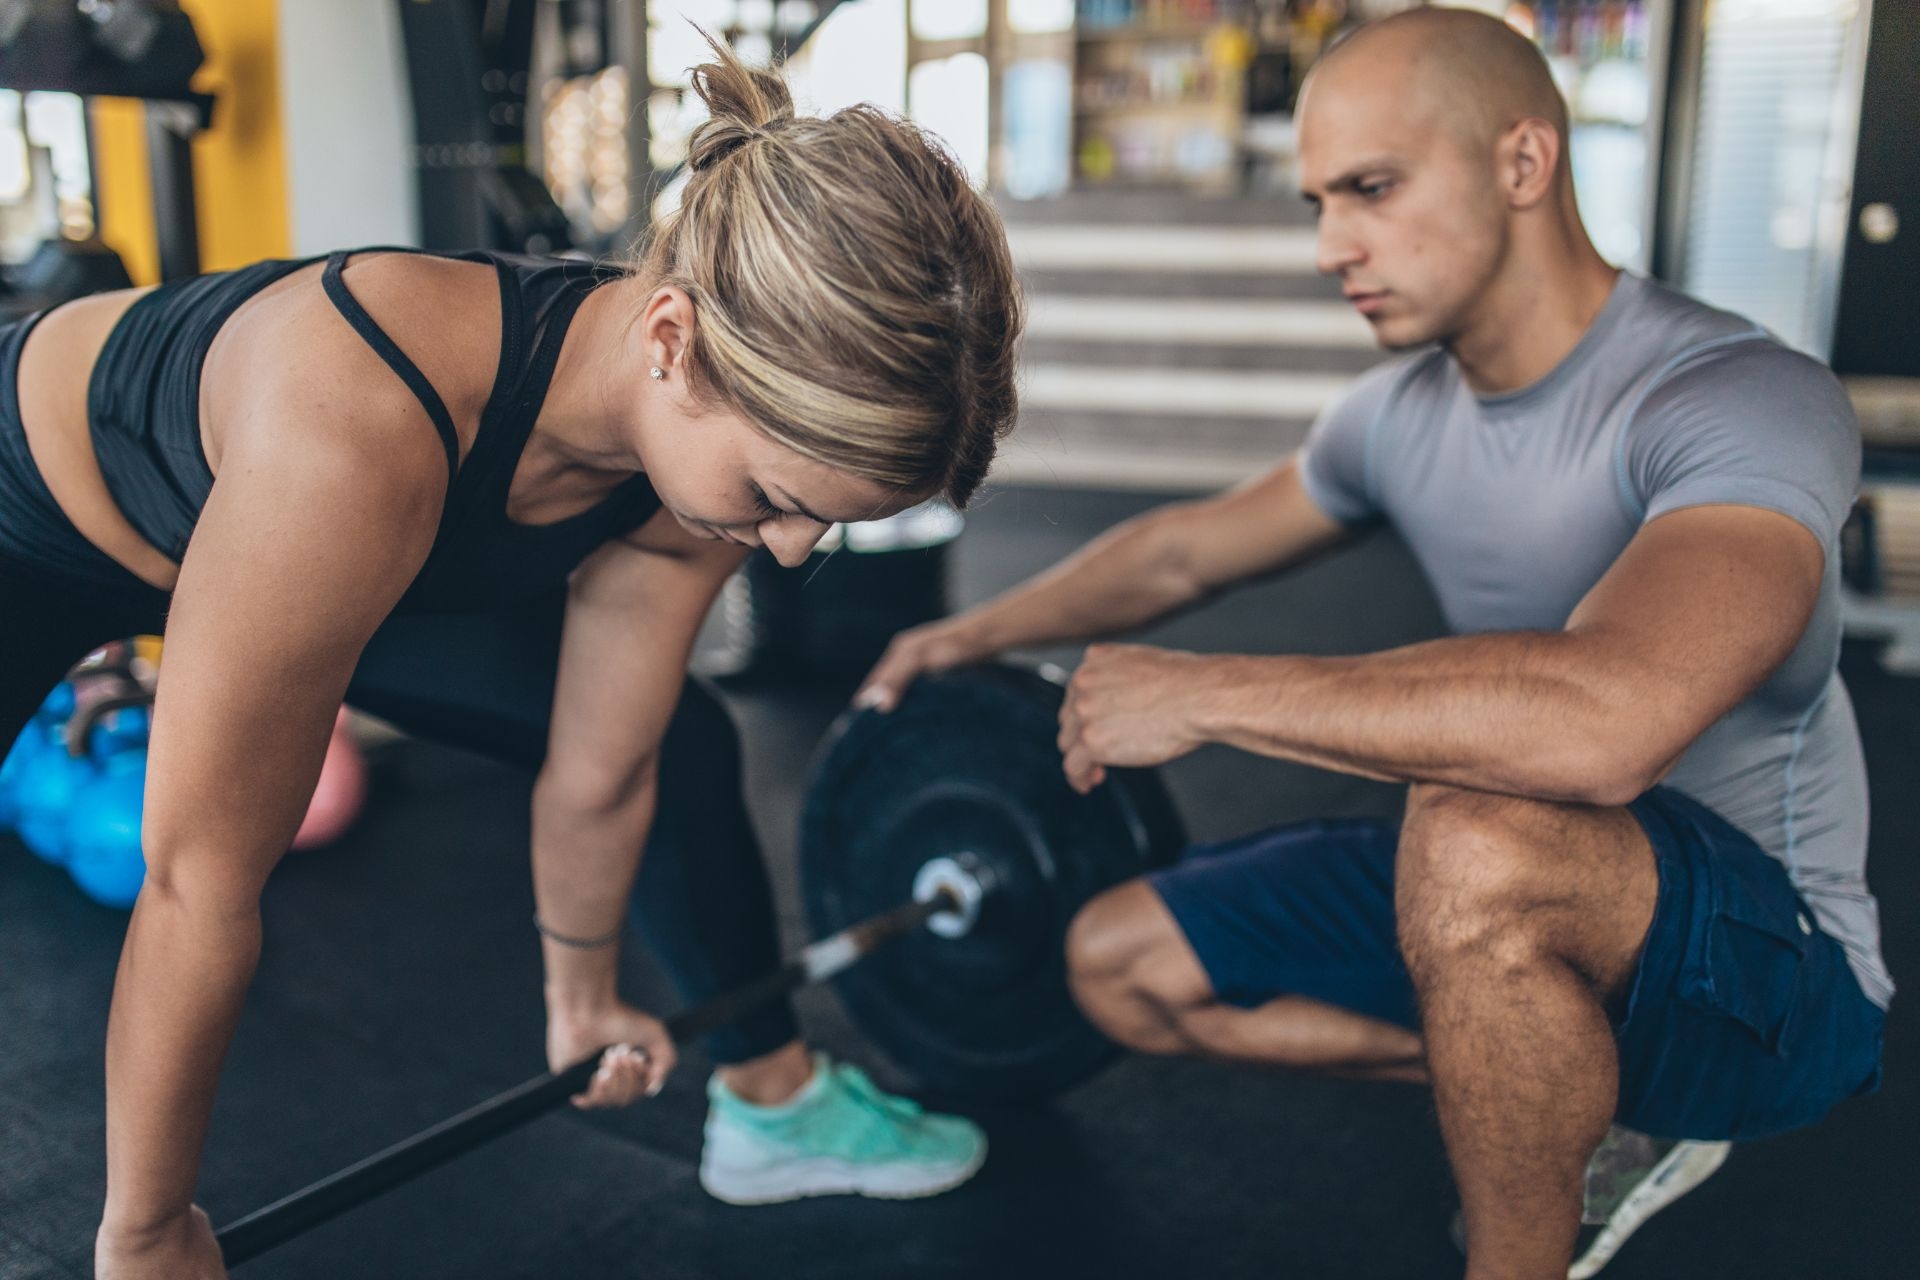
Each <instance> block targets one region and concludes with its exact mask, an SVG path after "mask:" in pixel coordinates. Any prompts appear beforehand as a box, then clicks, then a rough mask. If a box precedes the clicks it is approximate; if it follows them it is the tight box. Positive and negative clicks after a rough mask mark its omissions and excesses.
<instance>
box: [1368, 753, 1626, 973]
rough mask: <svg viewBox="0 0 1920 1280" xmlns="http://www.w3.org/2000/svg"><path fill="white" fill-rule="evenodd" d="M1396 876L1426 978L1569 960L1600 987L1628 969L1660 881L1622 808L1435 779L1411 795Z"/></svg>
mask: <svg viewBox="0 0 1920 1280" xmlns="http://www.w3.org/2000/svg"><path fill="white" fill-rule="evenodd" d="M1395 881H1396V884H1395V898H1396V902H1395V913H1396V915H1397V917H1398V921H1399V929H1400V943H1401V950H1402V952H1403V953H1404V955H1405V957H1406V960H1407V964H1408V968H1409V969H1410V970H1411V971H1412V973H1413V975H1414V978H1415V981H1416V983H1420V982H1423V981H1425V980H1428V979H1430V978H1432V977H1433V976H1435V975H1436V974H1437V973H1438V972H1439V971H1441V970H1442V969H1444V968H1447V967H1450V966H1451V965H1453V964H1454V962H1456V961H1458V962H1461V963H1472V964H1474V965H1476V966H1484V965H1487V964H1492V965H1494V966H1495V967H1496V968H1505V969H1515V970H1518V969H1525V968H1530V967H1534V966H1537V965H1540V964H1543V963H1545V964H1560V963H1571V964H1572V965H1573V966H1574V967H1575V968H1576V969H1578V970H1579V971H1581V972H1582V973H1583V974H1584V975H1586V976H1587V977H1588V978H1589V980H1590V981H1591V982H1592V983H1593V984H1594V985H1595V986H1596V987H1597V988H1599V989H1601V990H1602V991H1605V990H1607V989H1609V988H1611V987H1613V986H1615V985H1617V984H1618V983H1619V982H1620V981H1621V980H1622V979H1623V977H1624V976H1626V975H1627V974H1628V973H1630V971H1631V966H1632V963H1633V961H1634V959H1635V958H1636V957H1637V955H1638V950H1639V943H1640V939H1641V938H1642V937H1644V935H1645V932H1646V928H1647V925H1648V923H1649V921H1650V919H1651V916H1652V911H1653V900H1654V897H1655V896H1656V895H1657V893H1658V887H1659V885H1658V877H1657V874H1656V873H1655V871H1654V868H1653V860H1652V851H1651V849H1650V848H1649V847H1648V846H1647V844H1646V839H1645V836H1644V835H1642V834H1641V832H1640V830H1639V826H1638V824H1637V823H1636V822H1635V821H1634V819H1633V818H1632V817H1631V816H1630V815H1629V814H1627V813H1626V812H1625V811H1624V810H1610V809H1594V808H1591V807H1588V806H1575V805H1559V804H1554V803H1551V802H1547V801H1534V800H1526V799H1521V798H1517V797H1512V796H1498V795H1491V794H1486V793H1481V792H1472V791H1462V790H1458V789H1454V788H1449V787H1433V786H1426V787H1416V788H1414V789H1413V791H1412V792H1411V793H1410V795H1409V797H1408V806H1407V820H1406V823H1405V825H1404V826H1403V828H1402V834H1401V841H1400V850H1399V856H1398V860H1397V864H1396V871H1395Z"/></svg>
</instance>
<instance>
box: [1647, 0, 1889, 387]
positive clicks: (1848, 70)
mask: <svg viewBox="0 0 1920 1280" xmlns="http://www.w3.org/2000/svg"><path fill="white" fill-rule="evenodd" d="M1858 5H1859V7H1858V8H1857V9H1856V10H1855V11H1854V16H1853V19H1852V24H1851V27H1850V29H1849V31H1848V33H1847V48H1846V52H1845V53H1844V54H1843V55H1842V66H1841V72H1840V82H1839V101H1838V103H1837V104H1836V106H1835V108H1834V112H1835V114H1834V117H1833V120H1832V129H1833V133H1832V135H1831V136H1832V137H1833V138H1834V140H1835V146H1834V147H1833V148H1832V152H1833V155H1832V158H1830V162H1829V168H1828V170H1827V173H1826V175H1825V176H1826V180H1827V181H1829V182H1839V183H1841V184H1842V185H1844V186H1846V187H1847V188H1848V189H1851V187H1852V185H1853V168H1854V162H1855V157H1856V155H1857V153H1858V150H1859V133H1860V103H1861V95H1862V93H1863V91H1864V86H1865V84H1866V74H1867V47H1868V41H1869V36H1870V34H1871V31H1872V26H1873V0H1858ZM1708 7H1709V5H1708V3H1707V0H1680V3H1678V4H1677V5H1676V8H1677V10H1678V12H1677V13H1676V14H1675V18H1674V21H1673V23H1672V24H1670V28H1669V33H1670V37H1671V40H1672V46H1671V47H1672V49H1673V57H1672V59H1671V62H1670V64H1669V67H1668V69H1667V74H1666V76H1665V79H1666V85H1667V94H1666V98H1667V103H1668V108H1667V111H1666V113H1665V123H1664V128H1663V130H1662V134H1663V136H1662V140H1661V147H1660V181H1659V195H1658V197H1657V201H1658V203H1657V210H1658V212H1657V215H1656V227H1657V230H1656V234H1655V240H1654V245H1653V253H1652V255H1651V256H1650V257H1649V259H1648V261H1649V263H1650V264H1651V271H1652V274H1653V275H1655V276H1656V277H1658V278H1660V279H1662V280H1666V281H1669V282H1671V283H1673V284H1675V285H1678V284H1680V283H1681V282H1682V281H1683V280H1684V279H1685V277H1686V271H1687V220H1688V218H1689V216H1690V215H1691V214H1692V211H1693V210H1692V205H1693V176H1694V171H1695V167H1696V162H1697V160H1698V156H1697V155H1696V151H1697V147H1696V145H1695V139H1696V138H1697V136H1698V133H1699V124H1700V91H1701V87H1702V81H1703V79H1704V78H1705V60H1706V43H1707V30H1706V11H1707V9H1708ZM1846 217H1847V214H1846V213H1844V212H1843V214H1842V216H1841V219H1840V223H1841V225H1840V226H1839V227H1838V232H1839V235H1840V240H1839V242H1838V243H1837V244H1829V243H1827V242H1826V237H1825V236H1823V237H1822V239H1821V242H1820V243H1819V246H1818V249H1817V253H1816V260H1815V266H1814V286H1813V287H1814V290H1815V297H1814V300H1813V306H1814V315H1815V323H1814V329H1815V335H1816V337H1818V339H1819V344H1820V349H1821V354H1822V358H1826V357H1827V356H1830V355H1831V354H1832V351H1833V337H1834V332H1835V329H1836V327H1837V325H1838V321H1839V313H1840V277H1841V272H1842V270H1843V269H1844V268H1845V265H1846V235H1847V232H1848V227H1847V226H1846Z"/></svg>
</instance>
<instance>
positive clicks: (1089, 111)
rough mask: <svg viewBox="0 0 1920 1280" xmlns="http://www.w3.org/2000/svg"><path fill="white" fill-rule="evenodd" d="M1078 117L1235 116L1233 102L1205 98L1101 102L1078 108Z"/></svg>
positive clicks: (1236, 111) (1086, 104) (1235, 110)
mask: <svg viewBox="0 0 1920 1280" xmlns="http://www.w3.org/2000/svg"><path fill="white" fill-rule="evenodd" d="M1073 113H1074V114H1075V115H1077V116H1220V115H1234V114H1237V113H1238V108H1237V107H1236V105H1235V104H1234V103H1233V102H1230V101H1229V102H1224V103H1223V102H1219V101H1217V100H1215V99H1211V98H1203V99H1200V100H1198V101H1194V102H1100V103H1085V104H1082V105H1079V106H1076V107H1075V108H1074V109H1073Z"/></svg>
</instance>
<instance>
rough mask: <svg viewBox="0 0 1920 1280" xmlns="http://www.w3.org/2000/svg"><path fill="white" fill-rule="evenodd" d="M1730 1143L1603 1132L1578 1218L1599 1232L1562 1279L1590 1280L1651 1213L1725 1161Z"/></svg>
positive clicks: (1623, 1131) (1617, 1130) (1613, 1130)
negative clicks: (1673, 1139) (1603, 1137)
mask: <svg viewBox="0 0 1920 1280" xmlns="http://www.w3.org/2000/svg"><path fill="white" fill-rule="evenodd" d="M1732 1150H1733V1144H1732V1143H1731V1142H1694V1141H1690V1140H1682V1141H1678V1142H1675V1141H1672V1140H1670V1139H1665V1138H1649V1137H1648V1136H1647V1135H1646V1134H1644V1133H1635V1132H1634V1131H1633V1130H1631V1129H1622V1128H1621V1127H1620V1126H1619V1125H1615V1126H1614V1127H1613V1128H1611V1129H1609V1130H1607V1136H1606V1139H1605V1140H1604V1141H1602V1142H1601V1144H1600V1147H1599V1149H1598V1150H1597V1151H1595V1152H1594V1153H1593V1159H1591V1160H1589V1161H1587V1199H1586V1213H1585V1214H1584V1216H1583V1217H1582V1219H1581V1220H1582V1221H1583V1222H1585V1223H1586V1224H1587V1225H1588V1226H1595V1227H1599V1228H1600V1233H1599V1234H1598V1235H1596V1236H1594V1238H1593V1239H1592V1241H1590V1242H1589V1243H1588V1245H1587V1247H1586V1249H1585V1250H1584V1251H1583V1252H1582V1253H1581V1254H1580V1256H1579V1257H1578V1258H1576V1259H1575V1260H1574V1263H1573V1266H1572V1268H1571V1269H1570V1270H1568V1272H1567V1280H1592V1277H1594V1276H1597V1275H1599V1274H1600V1268H1602V1267H1604V1266H1606V1265H1607V1263H1608V1262H1610V1261H1612V1259H1613V1255H1614V1254H1616V1253H1618V1252H1619V1251H1620V1246H1621V1245H1623V1244H1625V1243H1626V1242H1627V1237H1628V1236H1631V1235H1632V1234H1633V1233H1634V1232H1636V1231H1638V1230H1639V1229H1640V1227H1641V1224H1642V1223H1644V1222H1646V1220H1647V1219H1648V1218H1651V1217H1652V1216H1653V1215H1654V1214H1656V1213H1658V1212H1660V1210H1662V1209H1664V1208H1666V1207H1667V1206H1668V1205H1670V1204H1672V1203H1673V1202H1674V1201H1675V1200H1678V1199H1679V1198H1680V1197H1681V1196H1683V1195H1685V1194H1687V1192H1689V1191H1691V1190H1693V1189H1694V1188H1695V1187H1697V1186H1699V1185H1700V1184H1701V1183H1703V1182H1705V1181H1706V1180H1707V1179H1708V1178H1710V1177H1712V1176H1713V1173H1714V1171H1715V1170H1717V1169H1718V1168H1719V1167H1720V1166H1721V1165H1723V1164H1725V1163H1726V1160H1727V1153H1728V1152H1730V1151H1732Z"/></svg>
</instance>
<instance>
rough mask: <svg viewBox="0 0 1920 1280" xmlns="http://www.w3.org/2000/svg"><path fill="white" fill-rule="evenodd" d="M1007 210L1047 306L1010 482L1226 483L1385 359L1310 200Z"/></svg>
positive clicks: (1115, 200) (1081, 202) (1080, 198)
mask: <svg viewBox="0 0 1920 1280" xmlns="http://www.w3.org/2000/svg"><path fill="white" fill-rule="evenodd" d="M1000 209H1001V213H1002V215H1003V216H1004V217H1005V219H1006V222H1007V228H1008V238H1009V240H1010V241H1011V243H1012V246H1013V253H1014V258H1015V261H1016V262H1017V263H1018V265H1019V267H1020V271H1021V275H1022V278H1023V281H1024V283H1025V285H1026V288H1027V300H1028V305H1029V309H1030V316H1029V321H1028V327H1027V341H1026V346H1025V351H1024V357H1025V367H1024V370H1023V374H1022V384H1021V417H1020V426H1019V428H1018V430H1017V431H1016V432H1015V433H1014V436H1013V438H1012V439H1011V440H1009V441H1008V442H1007V444H1006V445H1005V446H1004V447H1003V449H1002V451H1001V462H1000V465H999V466H998V467H997V469H996V472H995V478H996V480H998V481H999V482H1001V483H1003V484H1045V485H1061V486H1067V487H1081V488H1133V489H1153V490H1161V491H1168V492H1181V491H1205V490H1212V489H1218V488H1222V487H1224V486H1227V485H1230V484H1233V483H1236V482H1238V481H1240V480H1242V479H1245V478H1246V477H1247V476H1250V475H1253V474H1255V473H1257V472H1259V471H1262V470H1265V469H1266V468H1267V467H1269V466H1272V465H1273V464H1274V463H1275V462H1277V461H1278V460H1280V459H1282V458H1284V457H1285V456H1286V455H1287V454H1289V453H1291V452H1292V451H1293V450H1294V449H1296V448H1297V447H1298V446H1299V444H1300V442H1301V440H1302V439H1303V438H1304V437H1305V434H1306V430H1307V428H1308V426H1309V425H1311V423H1312V422H1313V419H1314V417H1315V416H1316V415H1317V414H1318V413H1319V412H1320V410H1321V409H1323V408H1324V407H1325V406H1326V405H1327V404H1329V403H1330V402H1331V401H1333V400H1334V399H1335V398H1336V397H1337V396H1339V395H1340V394H1341V392H1342V391H1343V390H1344V389H1345V388H1346V386H1347V385H1348V383H1349V382H1351V381H1352V379H1353V377H1354V375H1355V374H1357V373H1359V372H1360V371H1362V370H1363V369H1366V368H1367V367H1368V366H1370V365H1372V364H1374V363H1375V362H1377V361H1378V360H1380V359H1381V353H1380V351H1379V350H1378V349H1377V348H1376V347H1375V346H1374V343H1373V335H1372V332H1371V330H1370V329H1369V327H1368V326H1367V324H1366V322H1365V321H1364V320H1362V319H1361V318H1360V317H1359V316H1358V315H1357V314H1355V313H1354V312H1353V310H1352V309H1351V308H1350V307H1349V306H1348V305H1347V304H1346V302H1345V301H1343V300H1342V299H1341V297H1340V291H1339V289H1338V287H1337V286H1336V285H1335V284H1334V283H1333V282H1331V281H1329V280H1326V279H1323V278H1321V277H1320V276H1319V275H1318V274H1317V273H1316V272H1315V271H1314V266H1313V253H1314V233H1313V225H1312V220H1311V215H1310V214H1309V212H1308V210H1307V208H1306V206H1305V205H1304V204H1302V203H1301V202H1300V201H1298V200H1293V199H1284V198H1277V197H1271V196H1268V197H1231V198H1213V197H1198V196H1186V195H1177V194H1167V193H1159V192H1151V193H1146V192H1119V193H1106V192H1100V193H1077V194H1073V195H1068V196H1063V197H1057V198H1054V199H1050V200H1039V201H1012V200H1003V201H1002V202H1001V204H1000Z"/></svg>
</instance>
